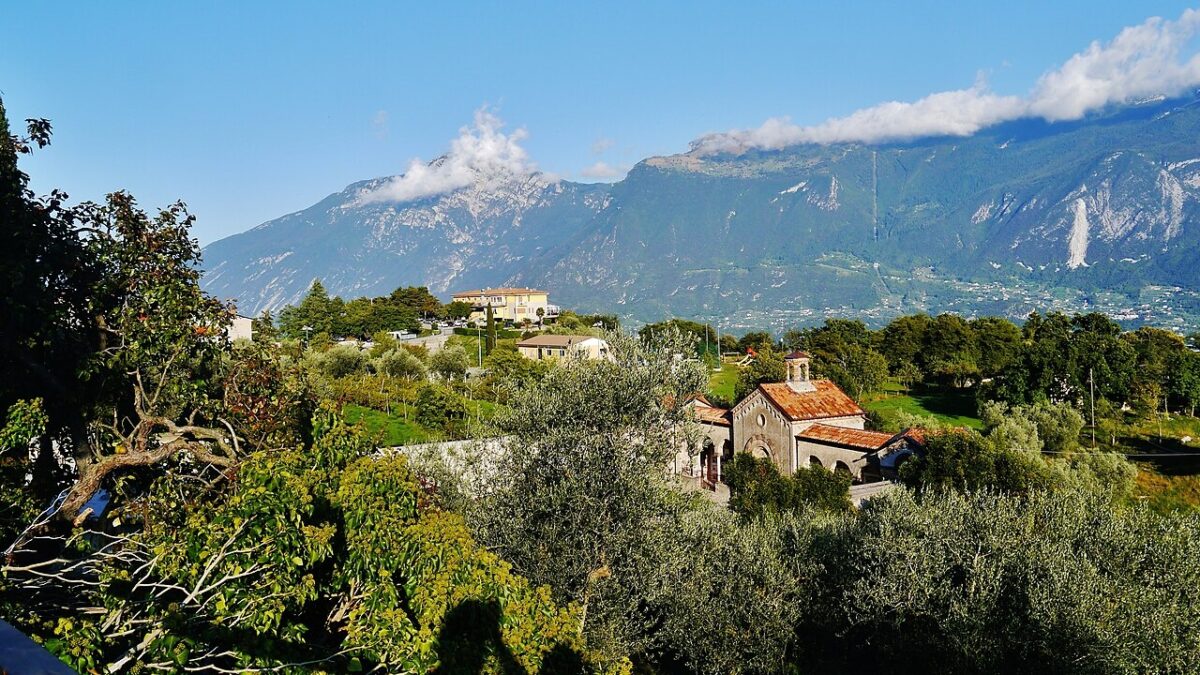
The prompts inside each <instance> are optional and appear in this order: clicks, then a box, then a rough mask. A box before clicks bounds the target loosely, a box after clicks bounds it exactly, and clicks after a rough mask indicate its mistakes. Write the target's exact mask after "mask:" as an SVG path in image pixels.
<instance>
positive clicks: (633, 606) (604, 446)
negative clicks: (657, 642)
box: [476, 331, 706, 655]
mask: <svg viewBox="0 0 1200 675" xmlns="http://www.w3.org/2000/svg"><path fill="white" fill-rule="evenodd" d="M608 340H609V344H610V354H611V355H612V358H611V359H596V360H582V359H569V360H567V361H564V362H563V363H562V364H561V365H560V366H559V367H556V368H552V369H550V371H549V372H548V373H546V376H545V377H544V378H543V379H542V380H541V381H539V382H537V383H535V384H533V385H532V386H531V387H529V388H528V389H523V390H521V391H520V392H518V393H517V394H516V395H514V397H513V399H512V400H511V402H510V403H511V405H510V408H509V410H508V411H507V412H506V413H504V414H502V415H501V416H500V417H499V419H498V422H497V424H498V427H499V430H500V431H501V432H502V433H503V434H504V435H505V439H506V440H505V441H504V451H503V453H502V457H501V459H500V461H499V463H498V466H497V467H496V471H495V481H494V482H493V485H492V490H491V492H490V493H488V494H486V495H484V496H483V504H482V506H481V508H479V509H478V510H477V514H478V515H477V519H476V527H477V528H478V530H479V531H480V533H481V536H482V538H483V540H484V542H485V543H486V544H488V545H489V546H491V547H493V548H494V549H495V550H497V551H498V552H499V553H500V554H501V555H503V556H504V557H505V559H507V560H510V561H512V563H513V565H514V567H515V568H516V569H517V571H518V572H520V573H521V574H523V575H525V576H528V577H529V578H530V580H531V581H533V582H534V583H538V584H548V585H549V586H550V587H551V588H552V589H553V590H554V593H555V597H556V598H557V599H559V600H560V601H570V602H576V603H578V604H579V605H580V607H581V608H582V612H583V615H584V621H583V631H584V637H585V638H586V640H587V643H588V645H589V646H590V647H593V648H596V649H599V650H601V651H603V652H606V653H609V654H614V655H615V654H629V653H638V652H641V651H644V650H647V649H649V648H650V646H651V643H652V641H653V632H652V631H651V630H650V627H651V625H652V624H653V623H654V621H655V620H654V617H653V616H652V614H651V613H650V611H649V607H651V606H652V604H653V598H654V597H655V596H656V595H657V594H659V593H662V592H663V591H664V588H665V587H664V585H665V584H666V583H667V580H666V579H665V578H664V577H666V576H669V575H668V574H667V573H666V572H665V571H664V570H668V569H670V568H671V564H670V562H669V561H670V560H672V559H674V556H675V555H677V552H678V546H679V544H678V541H679V540H678V538H677V534H676V530H677V528H678V523H679V519H680V518H681V517H682V515H683V514H685V513H687V512H689V511H690V510H691V509H692V508H694V507H693V501H692V498H689V497H688V496H687V495H685V494H683V493H681V492H680V491H679V490H678V489H677V488H676V486H675V485H674V484H673V483H672V479H671V478H670V476H668V475H667V467H668V465H669V462H670V460H671V458H672V457H673V456H674V455H675V453H676V452H677V450H678V449H679V448H680V447H681V444H683V443H686V442H689V441H693V440H694V436H693V435H694V434H695V426H694V422H692V421H691V419H690V418H689V417H688V413H687V410H686V408H684V407H683V406H682V405H681V402H683V401H684V400H685V399H686V397H687V396H689V395H691V394H693V393H694V392H697V391H701V390H703V387H704V384H705V380H706V373H705V369H704V367H703V365H702V364H701V363H700V362H699V361H697V360H694V359H691V358H685V357H684V355H689V356H690V355H692V354H694V350H693V349H692V345H691V344H690V341H688V340H686V339H685V338H683V337H682V336H681V335H680V334H679V333H677V332H674V331H668V332H665V333H664V334H662V335H656V336H655V340H654V341H653V342H652V343H649V344H643V343H642V342H640V341H639V340H637V339H636V338H633V337H631V336H627V335H617V334H614V335H610V336H608Z"/></svg>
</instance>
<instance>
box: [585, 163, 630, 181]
mask: <svg viewBox="0 0 1200 675" xmlns="http://www.w3.org/2000/svg"><path fill="white" fill-rule="evenodd" d="M628 172H629V168H628V167H624V166H613V165H612V164H609V163H608V162H603V161H601V162H596V163H595V164H593V165H591V166H589V167H587V168H586V169H584V170H582V171H580V172H579V175H580V176H583V177H584V178H596V179H599V180H605V179H609V178H620V177H621V176H624V175H625V174H626V173H628Z"/></svg>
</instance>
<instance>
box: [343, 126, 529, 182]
mask: <svg viewBox="0 0 1200 675" xmlns="http://www.w3.org/2000/svg"><path fill="white" fill-rule="evenodd" d="M503 128H504V122H503V121H502V120H501V119H500V118H499V117H497V116H496V115H494V114H492V113H491V112H489V111H488V110H487V108H486V107H483V108H480V109H479V110H476V111H475V122H474V124H473V125H471V126H469V127H462V128H461V129H459V134H458V138H456V139H454V140H453V141H452V142H451V143H450V150H449V152H447V153H446V154H445V155H443V156H441V157H439V158H437V159H435V160H434V161H432V162H428V163H426V162H424V161H422V160H420V159H414V160H412V162H410V163H409V165H408V169H407V170H406V171H405V172H404V174H403V175H401V176H396V177H395V178H392V179H390V180H388V181H387V182H386V183H384V184H383V185H380V186H379V187H377V188H375V189H373V190H370V191H365V192H363V193H362V194H361V195H359V202H360V203H370V202H407V201H412V200H414V199H421V198H423V197H431V196H433V195H439V194H444V193H446V192H453V191H454V190H458V189H460V188H464V187H467V186H469V185H472V184H474V183H476V182H480V181H489V182H490V181H503V180H506V179H510V178H513V177H518V176H525V175H528V174H531V173H534V172H536V171H537V165H536V164H534V163H533V161H532V160H530V159H529V155H528V153H526V152H525V149H524V148H522V147H521V141H523V140H525V139H526V138H527V137H528V136H529V134H528V133H527V132H526V131H525V130H524V129H517V130H516V131H513V132H512V133H509V134H505V133H504V132H503V131H501V130H502V129H503Z"/></svg>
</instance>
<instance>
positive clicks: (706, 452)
mask: <svg viewBox="0 0 1200 675" xmlns="http://www.w3.org/2000/svg"><path fill="white" fill-rule="evenodd" d="M700 478H701V479H702V480H705V481H707V482H709V483H711V484H713V485H715V484H716V483H717V447H716V446H715V445H713V442H712V439H711V438H706V439H704V448H703V449H701V450H700Z"/></svg>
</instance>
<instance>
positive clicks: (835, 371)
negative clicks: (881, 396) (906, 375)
mask: <svg viewBox="0 0 1200 675" xmlns="http://www.w3.org/2000/svg"><path fill="white" fill-rule="evenodd" d="M837 358H838V360H837V361H834V362H826V363H823V364H822V365H821V370H822V372H823V374H825V375H826V376H828V377H829V379H831V380H833V381H834V382H836V383H837V385H838V386H839V387H841V388H842V389H844V390H845V391H847V392H849V393H850V394H851V395H853V396H854V397H855V398H859V399H861V398H862V397H863V395H864V394H867V393H870V392H873V391H879V390H880V389H882V388H883V385H884V384H885V383H886V382H887V376H888V370H887V360H886V359H884V358H883V355H882V354H880V353H879V352H877V351H875V350H874V349H871V348H870V347H863V346H861V345H857V344H854V345H850V346H848V347H846V349H845V350H844V351H843V352H842V353H841V354H840V355H839V356H838V357H837Z"/></svg>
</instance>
